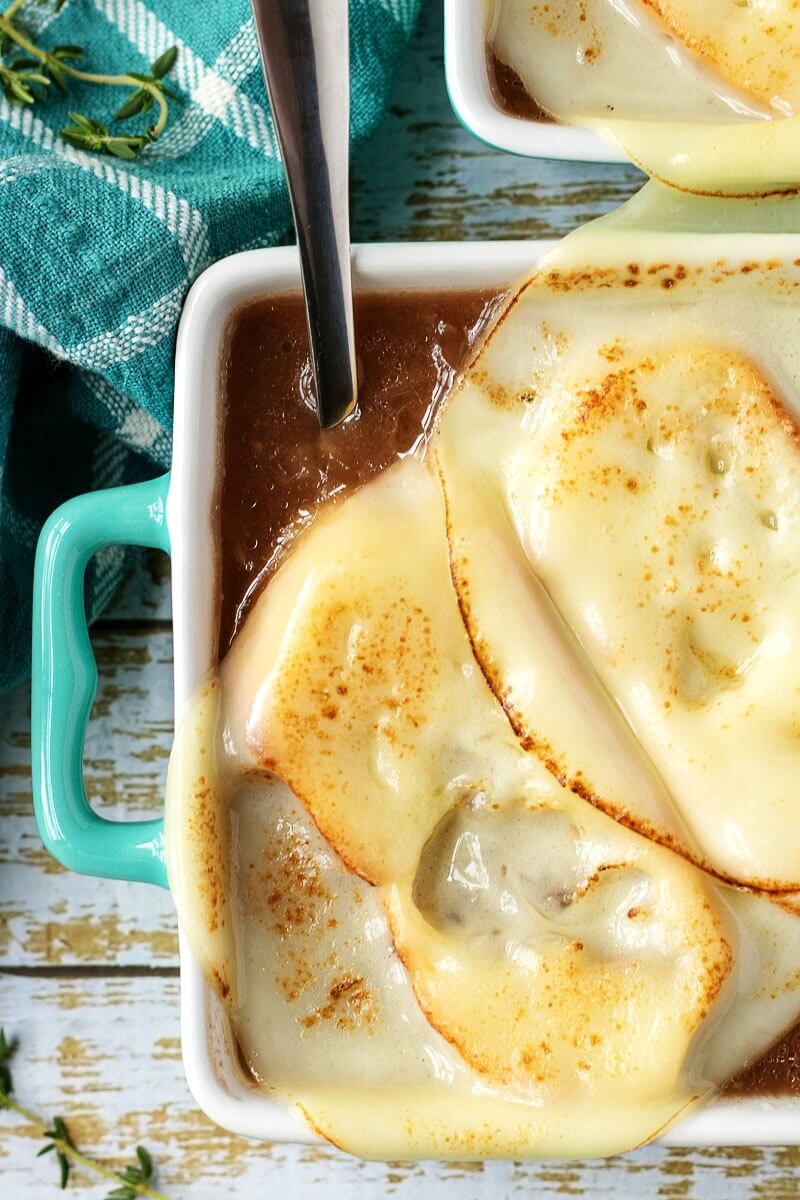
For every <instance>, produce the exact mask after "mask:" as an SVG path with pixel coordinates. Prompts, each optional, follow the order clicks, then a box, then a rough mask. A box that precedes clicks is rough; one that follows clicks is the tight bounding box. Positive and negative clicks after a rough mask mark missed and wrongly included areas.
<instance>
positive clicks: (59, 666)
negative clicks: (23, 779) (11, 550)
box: [31, 475, 169, 887]
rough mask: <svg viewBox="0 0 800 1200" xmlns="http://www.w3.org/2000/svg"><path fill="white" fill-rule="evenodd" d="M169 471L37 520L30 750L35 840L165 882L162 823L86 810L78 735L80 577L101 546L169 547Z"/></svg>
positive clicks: (74, 865)
mask: <svg viewBox="0 0 800 1200" xmlns="http://www.w3.org/2000/svg"><path fill="white" fill-rule="evenodd" d="M168 487H169V476H168V475H165V476H163V477H162V478H160V479H155V480H152V481H151V482H148V483H139V484H133V485H131V486H130V487H120V488H111V489H109V490H107V491H102V492H91V493H89V494H87V495H85V496H78V497H76V499H74V500H69V501H67V503H66V504H63V505H62V506H61V508H59V509H57V510H56V511H55V512H54V513H53V515H52V516H51V517H50V519H49V520H48V521H47V523H46V524H45V527H44V529H43V530H42V533H41V536H40V538H39V545H38V547H37V551H36V568H35V577H34V600H33V604H34V607H33V665H32V684H31V759H32V774H33V802H34V808H35V811H36V820H37V823H38V826H39V832H40V834H41V836H42V840H43V842H44V844H45V846H46V847H47V849H48V850H49V851H50V853H51V854H52V855H53V857H54V858H57V859H58V861H59V862H61V863H63V864H64V866H65V867H69V868H70V869H71V870H73V871H80V872H81V873H82V874H84V875H101V876H104V877H106V878H109V879H135V880H141V881H142V882H146V883H158V884H161V885H162V887H166V886H167V876H166V869H165V866H164V822H163V820H161V819H159V820H155V821H109V820H107V819H106V818H105V817H101V816H99V815H98V814H97V813H96V812H94V811H93V809H92V808H91V806H90V804H89V800H88V798H87V796H86V788H85V787H84V782H83V744H84V739H85V737H86V725H87V722H88V720H89V714H90V712H91V708H92V701H93V700H94V695H95V691H96V689H97V666H96V664H95V661H94V655H93V653H92V647H91V643H90V641H89V631H88V629H87V625H86V610H85V606H84V596H83V586H84V584H83V581H84V574H85V572H86V566H87V563H88V562H89V559H90V558H91V556H92V555H93V554H94V553H95V552H96V551H97V550H101V549H102V548H103V547H104V546H113V545H133V546H155V547H157V548H158V549H160V550H165V551H167V552H169V533H168V530H167V512H166V503H167V490H168Z"/></svg>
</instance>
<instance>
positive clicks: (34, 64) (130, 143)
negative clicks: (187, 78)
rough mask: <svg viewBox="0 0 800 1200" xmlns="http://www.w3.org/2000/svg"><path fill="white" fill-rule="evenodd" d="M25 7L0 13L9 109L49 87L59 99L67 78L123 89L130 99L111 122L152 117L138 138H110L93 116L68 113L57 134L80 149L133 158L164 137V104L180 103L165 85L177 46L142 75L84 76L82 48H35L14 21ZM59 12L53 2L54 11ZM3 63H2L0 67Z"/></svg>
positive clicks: (0, 55)
mask: <svg viewBox="0 0 800 1200" xmlns="http://www.w3.org/2000/svg"><path fill="white" fill-rule="evenodd" d="M28 2H29V0H12V3H11V4H9V5H8V7H7V8H6V9H5V10H4V11H3V12H0V91H1V92H2V93H3V95H4V96H5V98H6V99H7V100H8V101H9V103H10V104H36V103H37V102H38V101H40V100H42V99H44V97H45V96H46V95H47V92H48V89H49V88H50V87H51V85H52V86H54V87H55V88H56V90H57V91H59V92H61V93H62V94H65V93H66V92H67V91H69V86H70V81H71V80H73V79H77V80H79V81H80V82H82V83H90V84H96V85H98V86H102V87H125V88H129V89H130V95H129V96H128V97H127V99H126V100H124V101H123V103H122V104H121V105H120V107H119V108H118V109H117V111H116V112H115V114H114V117H113V120H115V121H127V120H129V119H130V118H131V117H135V116H144V115H146V114H147V113H150V112H153V113H154V115H155V120H154V121H152V122H148V124H147V125H146V126H145V129H144V132H143V133H137V134H116V133H113V132H112V131H111V130H110V129H109V127H108V126H107V125H106V124H105V123H104V122H102V121H98V120H96V119H95V118H94V117H89V116H86V115H84V114H83V113H74V112H71V113H70V118H71V123H70V124H69V125H67V126H65V128H64V129H62V131H61V136H62V137H63V138H64V140H65V141H67V142H69V143H70V145H72V146H77V147H79V148H80V149H82V150H90V151H94V152H96V153H102V154H111V155H113V156H114V157H115V158H123V159H126V160H131V159H135V158H136V157H137V156H138V154H139V152H140V151H141V150H143V149H144V147H145V146H147V145H149V144H150V143H151V142H155V141H157V140H158V138H159V137H160V136H161V134H162V133H163V132H164V129H165V128H166V124H167V119H168V117H169V100H170V99H172V100H178V101H180V96H178V94H177V93H176V92H174V91H172V89H171V88H170V87H169V86H168V85H167V84H166V82H165V77H166V76H167V75H168V74H169V73H170V71H171V70H172V68H173V67H174V66H175V62H176V60H177V58H178V48H177V46H170V47H169V49H168V50H165V51H164V53H163V54H160V55H159V57H158V58H157V59H156V60H155V62H153V63H151V64H150V70H149V71H148V72H147V73H146V74H142V73H140V72H138V71H128V72H126V73H125V74H124V75H104V74H98V73H96V72H94V71H85V70H84V69H83V68H82V67H81V66H77V65H76V64H78V63H82V62H83V61H84V57H85V53H84V49H83V47H82V46H75V45H72V44H63V45H56V46H51V47H50V48H49V49H44V48H43V47H42V46H39V45H37V43H36V41H35V40H34V36H33V34H31V33H29V32H28V31H27V30H26V29H25V28H24V27H23V26H22V24H21V23H20V21H19V19H18V16H17V14H18V13H19V11H20V9H21V8H22V7H23V6H24V5H25V4H26V3H28ZM37 2H40V0H37ZM60 7H61V4H60V3H58V0H56V10H58V8H60ZM12 55H13V56H14V57H11V56H12ZM4 58H5V59H6V60H7V61H5V62H3V61H2V60H3V59H4Z"/></svg>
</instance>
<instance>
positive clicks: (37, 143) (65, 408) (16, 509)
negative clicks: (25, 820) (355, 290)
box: [0, 0, 419, 688]
mask: <svg viewBox="0 0 800 1200" xmlns="http://www.w3.org/2000/svg"><path fill="white" fill-rule="evenodd" d="M9 3H10V0H0V13H2V12H3V11H4V10H5V9H7V8H8V5H9ZM418 5H419V0H350V13H351V73H352V133H353V139H354V141H358V140H359V139H363V138H364V136H365V135H366V134H367V133H368V132H369V131H370V130H371V129H372V128H373V127H374V125H375V124H376V122H377V120H378V118H379V116H380V114H381V112H382V110H383V107H384V105H385V103H386V99H387V92H388V88H389V86H390V82H391V71H392V66H393V64H394V62H395V60H396V58H397V56H398V54H399V52H400V50H401V49H402V47H403V45H404V44H405V42H406V40H407V37H408V34H409V32H410V29H411V26H412V24H413V21H414V18H415V16H416V12H417V8H418ZM18 17H19V19H21V20H22V21H23V22H24V23H25V24H26V26H27V28H28V29H29V30H30V31H31V32H32V33H33V34H34V35H35V39H36V41H37V43H38V44H40V45H42V46H43V47H45V48H46V47H49V46H53V45H55V44H78V45H80V46H82V47H84V49H85V53H86V60H85V64H83V65H84V66H85V68H86V69H87V70H97V71H102V72H104V73H113V74H119V73H124V72H126V71H130V70H133V71H138V72H146V71H147V70H148V67H149V64H150V63H152V62H153V61H154V60H155V59H156V58H157V57H158V56H159V55H160V54H162V53H163V52H164V51H165V50H166V49H167V48H168V47H170V46H172V45H176V46H177V47H178V51H179V54H178V59H177V62H176V65H175V67H174V68H173V70H172V71H171V73H170V76H169V80H168V82H169V84H170V86H172V87H174V88H175V89H176V90H177V91H179V92H180V94H181V98H182V100H183V103H182V104H181V105H177V104H174V103H171V105H170V120H169V124H168V126H167V129H166V132H165V133H164V134H163V135H162V137H161V138H160V139H159V141H158V142H156V143H154V144H153V145H151V146H149V147H147V148H146V149H145V150H144V151H143V152H142V154H141V156H140V157H139V158H138V159H137V160H136V161H135V162H130V163H129V162H124V161H120V160H118V159H115V158H111V157H107V156H99V155H94V154H89V153H86V152H84V151H82V150H80V149H75V148H74V147H72V146H70V145H68V144H67V143H66V142H65V141H64V140H63V139H62V138H60V137H59V131H60V130H61V129H62V128H63V127H64V125H65V124H66V123H67V122H68V120H69V117H68V112H69V110H71V109H72V110H78V111H79V112H83V113H88V114H90V115H91V116H92V117H97V118H99V119H101V120H105V121H108V120H109V119H110V117H111V115H112V114H113V112H114V111H115V110H116V108H117V107H118V106H119V104H120V103H121V101H122V100H123V99H124V98H125V96H126V93H125V92H124V91H117V90H115V89H111V88H98V87H90V86H88V85H86V84H82V83H77V84H73V86H71V88H70V92H69V95H68V96H67V97H66V98H65V99H61V98H60V97H58V95H57V94H56V95H55V96H53V95H52V94H51V93H53V92H54V91H55V89H54V88H52V87H51V88H50V89H49V93H48V95H47V98H46V99H44V100H42V101H37V103H35V104H33V105H24V106H23V105H14V104H11V103H9V101H8V99H7V98H4V97H3V96H2V93H0V631H2V632H0V688H4V687H5V688H7V687H9V686H11V685H12V684H14V683H15V682H17V681H18V680H20V679H21V678H23V677H24V676H25V674H26V673H27V669H28V663H29V640H30V604H31V599H30V598H31V578H32V569H33V555H34V548H35V541H36V537H37V533H38V529H39V527H40V525H41V522H42V520H43V519H44V517H45V516H46V515H47V514H48V513H49V512H50V511H51V510H52V509H53V508H54V507H55V506H56V505H57V504H58V503H60V502H61V501H62V500H63V499H65V498H66V497H68V496H70V495H75V494H77V493H78V492H83V491H88V490H90V489H94V488H100V487H110V486H114V485H116V484H121V483H129V482H133V481H136V480H139V479H142V478H147V477H148V476H152V475H154V474H156V473H157V472H158V471H160V470H162V469H163V468H166V467H167V466H168V464H169V460H170V427H171V404H172V360H173V348H174V338H175V331H176V327H177V322H178V317H179V314H180V310H181V304H182V302H183V298H184V296H185V294H186V292H187V290H188V288H189V285H190V284H191V282H192V280H193V279H195V277H196V276H197V275H198V274H199V273H200V272H201V271H202V270H203V268H204V267H206V266H208V264H209V263H211V262H213V261H214V260H215V259H218V258H222V257H223V256H224V255H226V254H231V253H233V252H234V251H237V250H245V249H248V248H250V247H255V246H268V245H272V244H274V243H276V242H279V241H282V240H285V238H286V236H287V231H288V230H289V228H290V225H291V214H290V210H289V202H288V198H287V194H286V188H285V184H284V179H283V172H282V168H281V165H280V161H279V158H278V153H277V150H276V145H275V136H274V132H273V127H272V121H271V118H270V114H269V111H268V107H267V102H266V97H265V93H264V83H263V76H262V72H261V63H260V59H259V55H258V47H257V44H256V38H255V32H254V28H253V22H252V18H251V16H250V12H249V5H248V3H247V0H214V3H213V4H205V3H202V2H201V0H151V3H146V2H145V0H66V3H64V4H62V5H61V6H60V7H59V5H58V4H57V0H26V3H24V4H23V6H22V8H21V10H20V12H19V13H18ZM14 57H15V55H14V53H11V54H6V56H5V58H4V59H3V60H1V61H3V62H6V63H7V62H9V61H10V60H13V58H14ZM148 119H149V118H148ZM144 123H145V122H144V121H143V120H142V118H141V117H140V118H139V119H138V121H137V120H135V119H134V120H132V121H130V122H127V123H125V124H120V125H118V126H117V125H115V126H114V128H115V130H116V129H117V128H119V129H120V131H122V132H129V131H130V132H134V133H135V132H137V131H138V127H139V126H143V125H144ZM124 566H125V552H124V551H122V550H111V551H109V552H107V553H105V554H104V555H102V556H98V558H97V560H96V561H95V563H94V564H93V568H92V570H91V572H90V577H89V581H88V601H89V607H90V611H91V613H92V614H93V615H94V614H96V613H97V612H98V611H100V609H101V608H102V606H103V604H105V602H106V601H107V600H108V599H109V598H110V596H111V595H112V594H113V591H114V588H115V587H116V585H117V584H118V582H119V580H120V578H121V575H122V572H123V570H124Z"/></svg>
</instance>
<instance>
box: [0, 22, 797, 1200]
mask: <svg viewBox="0 0 800 1200" xmlns="http://www.w3.org/2000/svg"><path fill="white" fill-rule="evenodd" d="M423 7H424V11H423V14H422V18H421V20H420V24H419V27H418V29H417V33H416V35H415V37H414V40H413V44H412V46H411V49H410V51H409V52H408V54H407V55H406V58H405V60H404V62H403V64H402V66H401V68H400V72H399V77H398V81H397V85H396V88H395V92H394V98H393V103H392V106H391V110H390V112H389V114H388V116H387V118H386V120H385V121H384V123H383V125H382V127H381V129H380V130H379V131H378V133H377V134H376V135H375V136H374V138H373V139H372V141H371V143H370V144H369V146H368V147H366V148H365V149H364V150H363V151H362V152H361V154H360V155H359V157H358V160H357V162H356V163H355V167H354V197H353V199H354V204H353V208H354V214H353V215H354V227H355V236H356V237H357V238H358V239H359V240H362V241H369V240H388V239H400V240H409V239H435V238H451V239H452V238H466V239H475V238H510V237H514V238H518V237H531V238H539V237H553V236H557V235H559V234H562V233H565V232H567V231H568V230H570V229H572V228H574V227H575V226H576V225H578V224H580V223H581V222H584V221H586V220H588V219H590V218H592V217H594V216H597V215H598V214H600V213H601V212H603V211H605V210H606V209H608V208H610V207H613V206H614V205H616V204H618V203H620V202H621V201H622V200H624V199H625V198H626V197H627V196H629V195H630V194H631V193H632V192H633V191H634V190H635V189H636V187H637V186H638V184H639V181H640V177H639V176H638V175H637V173H636V172H635V171H634V170H633V169H630V168H624V167H602V166H600V167H592V166H584V165H580V164H567V163H547V162H542V163H537V162H529V161H525V160H522V159H514V158H510V157H504V156H502V155H500V154H498V153H495V152H493V151H491V150H489V149H487V148H485V147H484V146H482V145H481V144H479V143H478V142H477V141H474V140H473V139H472V138H471V137H470V136H469V135H468V134H467V133H465V132H464V131H463V130H462V129H461V128H460V126H459V125H458V123H457V122H456V120H455V117H454V116H453V114H452V112H451V110H450V107H449V104H448V101H447V96H446V93H445V87H444V76H443V68H442V50H441V43H442V30H441V16H440V13H439V7H440V6H439V3H438V0H426V2H425V4H424V6H423ZM167 571H168V568H167V566H166V564H165V563H163V562H161V561H158V560H157V559H155V558H154V559H152V560H150V561H149V562H148V565H147V567H146V568H142V569H141V570H140V571H139V572H138V574H137V575H136V577H135V578H134V579H133V580H131V582H130V583H129V585H128V586H127V587H126V589H125V591H124V594H123V595H122V596H121V597H119V598H118V600H117V601H116V603H115V604H114V606H113V608H112V609H111V610H110V611H109V613H108V614H107V616H106V617H105V618H104V619H103V620H102V621H101V622H99V623H98V624H97V625H96V627H95V629H94V633H93V641H94V646H95V650H96V654H97V661H98V667H99V673H100V691H99V694H98V697H97V702H96V705H95V710H94V717H93V720H92V723H91V727H90V730H89V736H88V741H87V749H86V756H87V780H88V788H89V793H90V796H91V798H92V801H93V802H94V803H96V804H97V806H98V808H99V809H100V810H101V811H103V812H105V813H108V814H109V815H112V816H114V817H116V818H123V817H139V816H146V815H152V814H153V813H154V812H158V811H159V809H160V808H161V805H162V797H163V790H164V774H165V770H166V761H167V756H168V754H169V748H170V740H171V734H172V707H171V706H172V688H171V672H172V655H171V645H172V639H171V626H170V614H169V594H168V574H167ZM28 712H29V695H28V691H27V689H21V690H19V691H18V692H17V693H15V694H14V695H13V696H11V697H10V698H9V697H3V698H0V1024H3V1025H5V1027H6V1028H7V1030H8V1031H9V1032H11V1033H13V1034H14V1035H16V1036H17V1037H18V1038H19V1043H20V1048H19V1052H18V1054H17V1058H16V1060H15V1063H16V1069H15V1075H16V1090H17V1094H18V1095H19V1098H20V1100H21V1101H22V1102H23V1103H26V1104H28V1105H29V1107H31V1108H34V1109H36V1110H38V1111H40V1112H42V1113H46V1114H53V1113H60V1114H62V1115H63V1116H64V1118H65V1119H66V1120H67V1121H68V1124H69V1126H70V1128H71V1129H72V1130H73V1131H74V1135H75V1137H76V1139H77V1140H78V1141H79V1143H80V1144H81V1145H82V1146H85V1147H86V1148H88V1149H91V1150H92V1151H93V1152H95V1153H96V1154H97V1155H98V1156H100V1157H102V1158H103V1159H104V1160H106V1161H108V1162H109V1163H111V1164H113V1165H121V1164H122V1163H123V1162H124V1161H128V1154H129V1152H130V1150H131V1148H132V1146H133V1145H134V1144H135V1143H136V1142H137V1141H141V1142H144V1143H146V1145H147V1146H148V1147H149V1148H150V1150H151V1151H152V1153H153V1155H154V1156H155V1158H156V1160H157V1163H158V1186H159V1187H160V1188H161V1189H162V1190H163V1191H164V1192H166V1193H167V1194H168V1195H169V1196H171V1197H175V1198H176V1200H178V1198H181V1200H182V1198H184V1197H190V1196H191V1197H192V1200H218V1198H219V1200H221V1198H223V1197H226V1198H228V1197H256V1196H259V1197H260V1196H264V1197H272V1196H275V1197H280V1198H281V1200H314V1197H320V1198H322V1197H326V1198H328V1197H330V1198H333V1197H338V1196H348V1197H352V1198H353V1200H357V1198H359V1197H377V1196H381V1195H392V1196H397V1197H399V1198H402V1200H405V1198H410V1197H414V1198H415V1200H423V1198H424V1200H451V1198H455V1197H457V1198H458V1200H477V1198H478V1197H486V1198H487V1200H488V1198H490V1197H491V1198H492V1200H500V1198H502V1197H505V1196H514V1195H525V1196H532V1195H535V1196H592V1197H614V1200H623V1198H624V1197H630V1198H631V1200H649V1198H651V1197H653V1198H654V1197H670V1196H671V1197H690V1198H691V1197H697V1198H698V1200H740V1198H741V1200H743V1198H745V1197H752V1198H753V1200H756V1198H758V1200H788V1198H789V1197H800V1150H796V1149H791V1148H787V1149H768V1150H765V1149H758V1148H753V1149H744V1150H742V1149H726V1148H724V1147H723V1148H717V1149H709V1150H695V1151H683V1150H665V1149H662V1148H660V1147H657V1146H656V1147H650V1148H648V1149H646V1150H642V1151H639V1152H637V1153H635V1154H631V1155H628V1156H626V1157H623V1158H616V1159H611V1160H609V1161H605V1162H594V1163H569V1164H552V1163H549V1164H536V1163H523V1164H520V1163H487V1164H485V1165H482V1164H479V1163H478V1164H476V1163H449V1164H437V1163H425V1164H415V1163H403V1162H395V1163H389V1164H380V1163H362V1162H358V1161H356V1160H355V1159H352V1158H349V1157H347V1156H345V1155H343V1154H339V1153H338V1152H336V1151H335V1150H333V1149H330V1150H328V1149H308V1148H300V1147H294V1146H274V1145H263V1144H249V1143H247V1142H245V1141H243V1140H241V1139H239V1138H235V1137H231V1136H229V1135H227V1134H225V1133H223V1132H221V1131H220V1130H218V1129H216V1128H215V1127H214V1126H213V1125H212V1124H211V1123H210V1122H209V1121H208V1120H206V1118H205V1117H204V1116H202V1115H201V1113H199V1112H198V1111H197V1109H196V1107H195V1105H194V1103H193V1101H192V1098H191V1096H190V1095H189V1091H188V1088H187V1086H186V1083H185V1081H184V1076H183V1069H182V1066H181V1061H180V1046H179V1039H178V968H177V957H176V951H177V944H176V922H175V914H174V912H173V908H172V904H171V901H170V899H169V896H168V895H166V894H165V893H163V892H161V891H160V890H158V889H156V888H150V889H148V888H146V887H142V886H136V885H125V884H116V883H111V882H105V881H101V880H93V879H85V878H81V877H79V876H77V875H72V874H69V873H67V872H65V871H63V870H61V868H60V867H58V866H57V865H56V864H55V863H54V862H53V861H51V859H50V858H49V857H48V855H47V854H46V853H45V851H44V850H43V848H42V846H41V843H40V841H39V838H38V836H37V833H36V830H35V827H34V821H33V815H32V810H31V793H30V752H29V747H30V739H29V725H28V720H29V718H28ZM32 1138H33V1131H32V1130H31V1129H30V1128H26V1126H25V1125H24V1123H22V1122H20V1121H17V1120H16V1118H12V1117H11V1116H10V1115H9V1114H2V1113H0V1197H2V1200H40V1198H41V1200H44V1198H46V1197H51V1196H54V1195H55V1189H56V1179H55V1164H54V1162H53V1160H52V1158H51V1157H47V1158H44V1159H36V1158H35V1151H36V1149H37V1148H38V1145H37V1143H35V1142H34V1141H33V1140H32ZM70 1188H71V1190H72V1191H73V1193H74V1194H76V1195H80V1196H86V1197H90V1198H93V1200H94V1198H99V1197H101V1196H103V1195H104V1194H105V1192H106V1190H107V1187H105V1186H104V1185H103V1184H102V1183H99V1184H96V1183H94V1181H93V1180H90V1179H88V1178H87V1177H85V1176H83V1175H81V1174H80V1173H76V1174H75V1176H74V1179H73V1181H72V1182H71V1183H70Z"/></svg>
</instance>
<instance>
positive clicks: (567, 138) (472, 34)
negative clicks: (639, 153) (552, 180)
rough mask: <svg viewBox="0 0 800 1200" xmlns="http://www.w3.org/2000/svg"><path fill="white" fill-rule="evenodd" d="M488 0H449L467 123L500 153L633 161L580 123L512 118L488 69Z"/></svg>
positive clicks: (456, 97) (458, 96) (449, 41)
mask: <svg viewBox="0 0 800 1200" xmlns="http://www.w3.org/2000/svg"><path fill="white" fill-rule="evenodd" d="M485 8H486V5H485V0H444V64H445V76H446V79H447V90H448V92H449V95H450V102H451V103H452V105H453V108H454V110H455V113H456V116H457V117H458V119H459V120H460V121H461V123H462V124H463V125H464V126H465V127H466V128H467V129H468V130H469V131H470V133H474V134H475V136H476V137H478V138H480V139H481V141H483V142H486V143H487V144H488V145H490V146H495V147H496V148H497V149H498V150H507V151H509V152H510V153H512V154H522V155H525V156H527V157H529V158H560V159H571V160H576V161H578V162H605V163H620V162H627V161H628V159H627V158H626V157H625V155H624V154H622V153H621V152H620V151H619V150H615V149H614V148H613V147H612V146H610V145H609V144H608V143H607V142H604V141H603V140H602V138H599V137H598V136H597V134H595V133H592V132H591V131H590V130H588V129H581V128H580V127H579V126H576V125H557V124H554V123H553V122H549V121H526V120H522V119H520V118H519V117H512V116H510V115H509V114H508V113H506V112H504V111H503V109H502V108H500V107H499V105H498V103H497V101H496V100H495V98H494V96H493V95H492V89H491V86H490V84H489V76H488V74H487V69H486V29H485V17H484V12H485Z"/></svg>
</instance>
